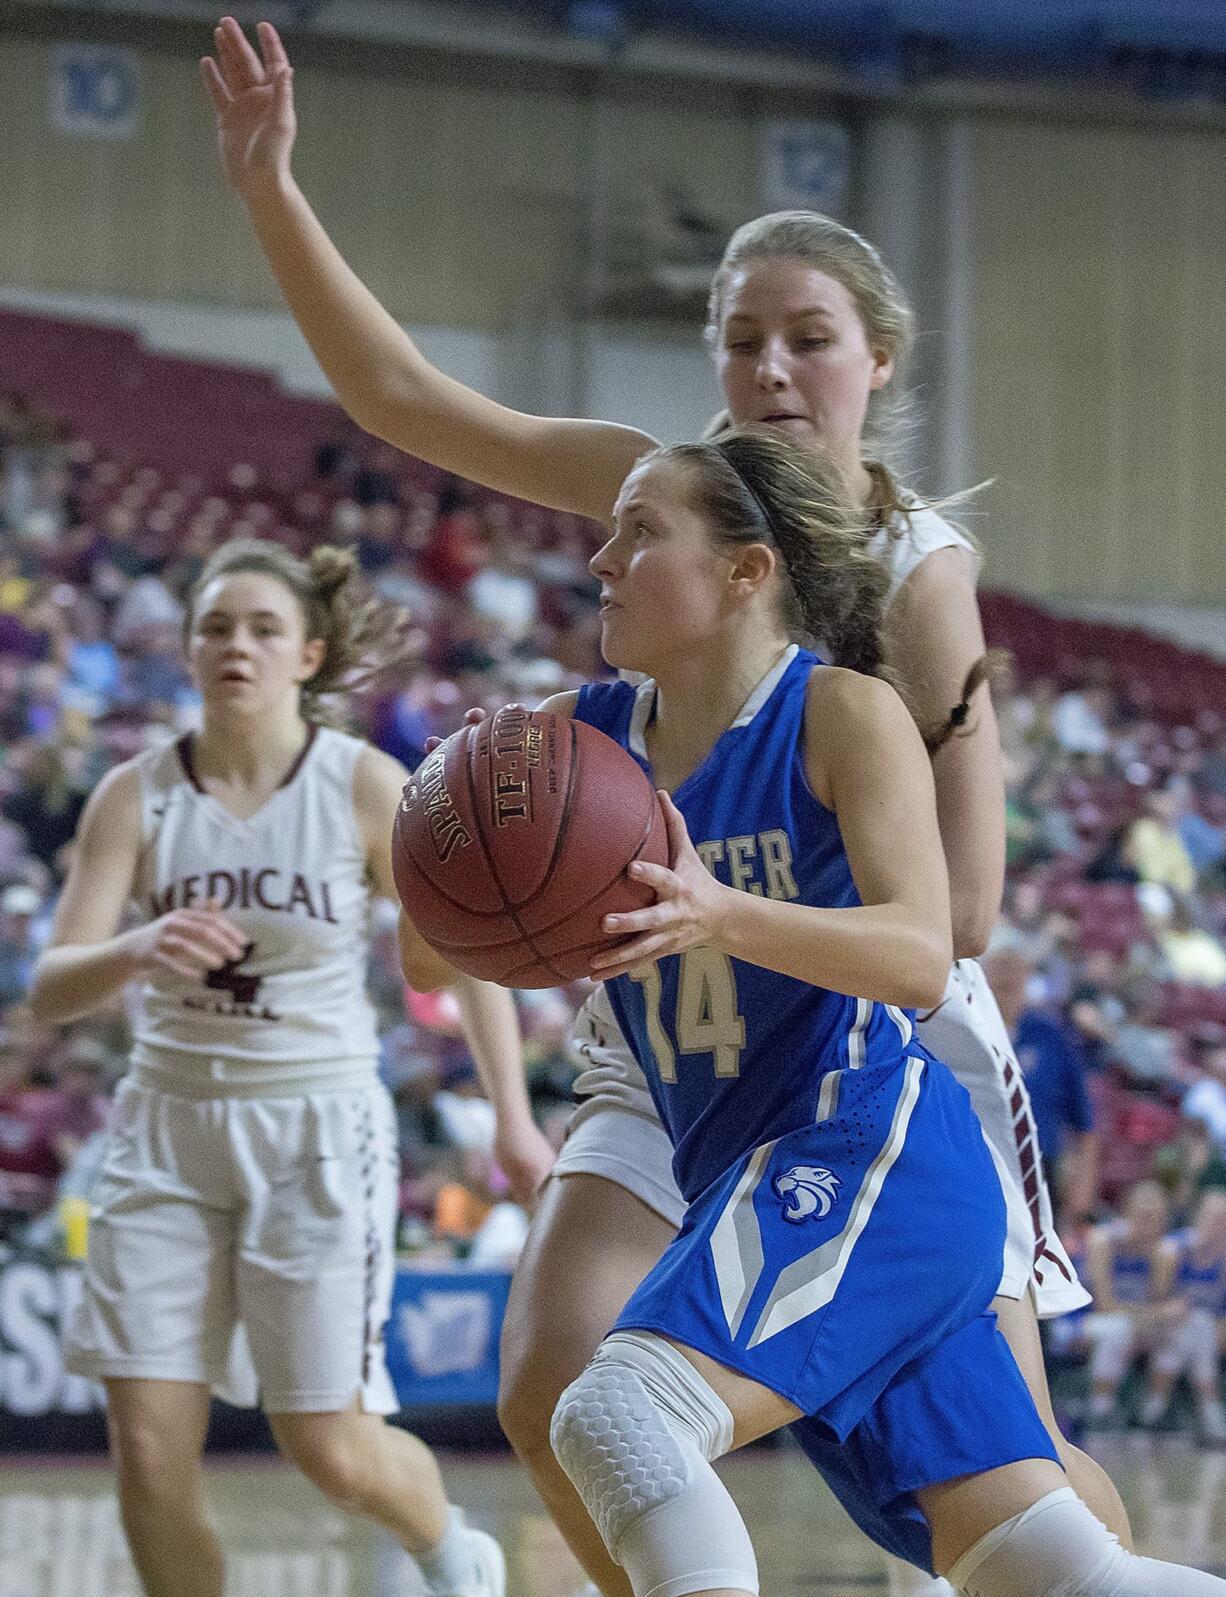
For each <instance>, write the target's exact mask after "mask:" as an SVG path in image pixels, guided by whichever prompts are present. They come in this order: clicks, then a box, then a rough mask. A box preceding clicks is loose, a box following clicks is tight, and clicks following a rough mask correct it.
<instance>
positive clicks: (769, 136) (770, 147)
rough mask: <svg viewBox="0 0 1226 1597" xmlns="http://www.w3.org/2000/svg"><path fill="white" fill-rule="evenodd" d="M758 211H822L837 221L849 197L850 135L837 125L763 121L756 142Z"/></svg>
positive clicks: (832, 123)
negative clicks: (758, 181) (758, 169)
mask: <svg viewBox="0 0 1226 1597" xmlns="http://www.w3.org/2000/svg"><path fill="white" fill-rule="evenodd" d="M759 151H760V168H761V177H760V186H761V202H762V210H763V211H764V212H765V211H821V212H822V213H823V214H824V215H826V216H833V217H839V218H841V217H842V216H843V215H844V212H845V208H846V205H847V198H848V185H849V178H850V172H851V135H850V134H849V132H848V130H847V128H846V127H845V126H844V124H843V123H841V122H805V121H798V120H795V119H789V120H782V121H771V122H764V123H763V124H762V129H761V134H760V137H759Z"/></svg>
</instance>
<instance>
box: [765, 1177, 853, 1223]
mask: <svg viewBox="0 0 1226 1597" xmlns="http://www.w3.org/2000/svg"><path fill="white" fill-rule="evenodd" d="M840 1185H841V1183H840V1181H839V1178H838V1176H836V1175H835V1174H834V1172H833V1171H832V1170H823V1168H822V1167H821V1165H816V1164H794V1165H793V1166H792V1168H791V1169H790V1170H785V1171H784V1173H783V1174H782V1175H781V1176H776V1177H775V1182H774V1186H775V1194H776V1196H777V1197H780V1198H785V1199H786V1200H787V1204H788V1206H787V1208H786V1209H784V1211H783V1218H784V1219H785V1220H808V1219H809V1218H810V1216H812V1218H813V1219H815V1220H824V1219H825V1218H826V1216H827V1215H828V1214H829V1213H830V1211H831V1209H833V1208H834V1204H835V1199H836V1198H837V1197H838V1189H839V1186H840Z"/></svg>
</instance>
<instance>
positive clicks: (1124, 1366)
mask: <svg viewBox="0 0 1226 1597" xmlns="http://www.w3.org/2000/svg"><path fill="white" fill-rule="evenodd" d="M1168 1215H1169V1211H1168V1207H1167V1200H1166V1194H1165V1192H1163V1190H1162V1188H1161V1187H1160V1186H1159V1185H1158V1184H1157V1183H1156V1182H1153V1181H1143V1182H1139V1183H1138V1184H1137V1185H1136V1186H1135V1187H1133V1189H1132V1191H1131V1192H1130V1193H1129V1194H1128V1197H1127V1199H1126V1200H1125V1203H1124V1212H1123V1215H1122V1217H1121V1218H1120V1219H1118V1220H1110V1221H1108V1222H1107V1223H1106V1224H1105V1225H1100V1226H1096V1227H1095V1228H1094V1230H1093V1231H1091V1233H1090V1236H1089V1240H1088V1243H1087V1246H1086V1263H1087V1267H1088V1270H1089V1276H1090V1280H1089V1286H1090V1290H1091V1291H1092V1292H1093V1294H1094V1312H1093V1313H1092V1314H1091V1315H1090V1316H1089V1318H1088V1319H1087V1321H1086V1335H1087V1337H1088V1339H1089V1342H1090V1346H1091V1349H1092V1352H1091V1354H1090V1381H1091V1395H1090V1418H1091V1420H1092V1421H1093V1422H1094V1423H1095V1424H1096V1425H1099V1426H1102V1425H1106V1424H1108V1423H1110V1422H1111V1421H1112V1420H1114V1419H1116V1418H1117V1417H1118V1416H1117V1414H1116V1402H1117V1399H1118V1397H1119V1390H1120V1387H1121V1385H1122V1384H1123V1381H1124V1377H1125V1376H1126V1375H1127V1374H1128V1371H1129V1368H1130V1366H1131V1364H1132V1361H1133V1359H1134V1358H1135V1357H1136V1355H1137V1354H1138V1353H1142V1352H1145V1353H1149V1354H1151V1355H1152V1356H1154V1357H1155V1358H1161V1359H1162V1360H1163V1361H1164V1363H1165V1364H1169V1362H1170V1361H1171V1360H1172V1359H1173V1357H1174V1348H1175V1345H1176V1344H1175V1337H1174V1334H1175V1332H1176V1331H1177V1330H1178V1328H1179V1326H1180V1325H1181V1324H1182V1323H1183V1321H1184V1319H1185V1318H1186V1316H1187V1307H1186V1305H1185V1304H1184V1303H1183V1301H1182V1300H1180V1299H1178V1298H1176V1297H1175V1296H1174V1286H1175V1270H1176V1263H1177V1259H1176V1253H1175V1249H1174V1246H1173V1245H1172V1243H1171V1242H1170V1240H1169V1239H1168V1238H1167V1236H1166V1230H1167V1224H1168Z"/></svg>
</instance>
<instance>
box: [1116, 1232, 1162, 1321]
mask: <svg viewBox="0 0 1226 1597" xmlns="http://www.w3.org/2000/svg"><path fill="white" fill-rule="evenodd" d="M1127 1230H1128V1226H1127V1223H1126V1222H1125V1221H1123V1220H1112V1221H1110V1222H1109V1231H1110V1236H1111V1285H1112V1290H1113V1291H1114V1293H1115V1296H1116V1301H1117V1302H1119V1303H1147V1302H1148V1301H1149V1298H1150V1294H1151V1291H1152V1287H1153V1277H1154V1258H1153V1253H1152V1251H1146V1250H1145V1249H1142V1248H1137V1247H1135V1246H1133V1245H1131V1244H1129V1243H1128V1242H1127V1240H1126V1237H1127Z"/></svg>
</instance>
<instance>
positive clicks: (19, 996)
mask: <svg viewBox="0 0 1226 1597" xmlns="http://www.w3.org/2000/svg"><path fill="white" fill-rule="evenodd" d="M41 904H42V900H41V898H40V896H39V894H38V892H37V890H36V889H35V888H33V887H31V886H30V885H29V883H27V882H10V883H9V885H8V886H7V887H4V888H0V1013H3V1010H4V1009H6V1008H9V1007H10V1006H12V1005H14V1004H19V1003H21V1001H22V1000H23V999H24V998H25V995H26V992H27V991H28V989H29V985H30V976H31V973H32V971H33V969H34V959H35V949H34V947H33V943H32V940H31V935H30V933H31V927H32V925H33V923H34V917H35V915H36V914H37V913H38V910H39V908H40V906H41Z"/></svg>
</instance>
